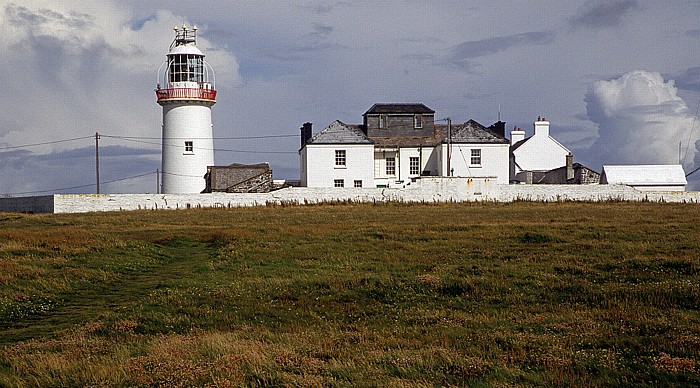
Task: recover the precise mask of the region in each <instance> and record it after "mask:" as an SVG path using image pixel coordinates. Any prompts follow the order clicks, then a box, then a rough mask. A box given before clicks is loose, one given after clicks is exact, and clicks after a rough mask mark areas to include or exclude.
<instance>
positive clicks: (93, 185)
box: [5, 171, 155, 195]
mask: <svg viewBox="0 0 700 388" xmlns="http://www.w3.org/2000/svg"><path fill="white" fill-rule="evenodd" d="M154 173H155V171H151V172H147V173H145V174H139V175H134V176H128V177H124V178H119V179H113V180H111V181H107V182H101V183H102V184H110V183H115V182H121V181H125V180H129V179H136V178H141V177H144V176H146V175H151V174H154ZM95 185H96V184H95V183H92V184H89V185H81V186H72V187H63V188H60V189H51V190H37V191H25V192H21V193H5V194H6V195H26V194H40V193H51V192H56V191H65V190H74V189H84V188H87V187H95Z"/></svg>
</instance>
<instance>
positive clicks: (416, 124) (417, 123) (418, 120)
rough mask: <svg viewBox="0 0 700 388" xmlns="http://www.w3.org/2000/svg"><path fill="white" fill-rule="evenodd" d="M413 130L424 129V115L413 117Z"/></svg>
mask: <svg viewBox="0 0 700 388" xmlns="http://www.w3.org/2000/svg"><path fill="white" fill-rule="evenodd" d="M413 128H416V129H418V128H423V115H413Z"/></svg>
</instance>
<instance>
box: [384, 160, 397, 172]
mask: <svg viewBox="0 0 700 388" xmlns="http://www.w3.org/2000/svg"><path fill="white" fill-rule="evenodd" d="M386 175H396V159H394V158H386Z"/></svg>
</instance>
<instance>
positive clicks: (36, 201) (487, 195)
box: [0, 177, 700, 213]
mask: <svg viewBox="0 0 700 388" xmlns="http://www.w3.org/2000/svg"><path fill="white" fill-rule="evenodd" d="M390 201H395V202H419V203H420V202H422V203H433V202H467V201H486V202H488V201H492V202H514V201H538V202H563V201H589V202H602V201H615V202H617V201H639V202H642V201H649V202H676V203H697V204H700V192H697V191H683V192H643V191H638V190H636V189H634V188H631V187H629V186H624V185H499V184H496V180H495V179H491V178H449V177H448V178H430V179H421V180H418V181H416V182H413V183H411V185H409V186H407V187H405V188H388V189H377V188H306V187H290V188H285V189H282V190H277V191H273V192H270V193H210V194H55V195H48V196H41V197H19V198H0V212H27V213H83V212H94V211H119V210H141V209H143V210H159V209H189V208H204V207H224V208H228V207H245V206H266V205H285V204H288V205H304V204H315V203H323V202H390Z"/></svg>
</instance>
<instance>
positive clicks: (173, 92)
mask: <svg viewBox="0 0 700 388" xmlns="http://www.w3.org/2000/svg"><path fill="white" fill-rule="evenodd" d="M156 96H157V97H158V101H160V100H170V99H183V100H188V99H193V100H210V101H216V90H213V89H202V88H175V89H158V90H156Z"/></svg>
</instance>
